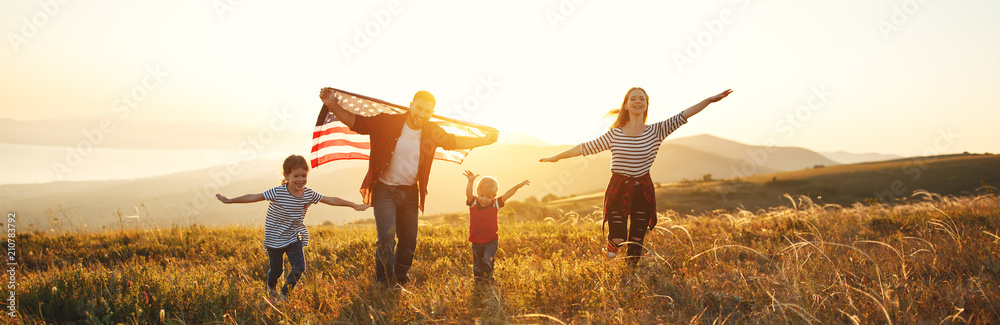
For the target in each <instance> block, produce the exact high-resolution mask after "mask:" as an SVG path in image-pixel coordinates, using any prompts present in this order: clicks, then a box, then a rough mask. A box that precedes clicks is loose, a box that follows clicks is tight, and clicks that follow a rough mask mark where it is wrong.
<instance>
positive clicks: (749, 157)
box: [665, 134, 838, 177]
mask: <svg viewBox="0 0 1000 325" xmlns="http://www.w3.org/2000/svg"><path fill="white" fill-rule="evenodd" d="M665 143H669V144H678V145H682V146H686V147H691V148H694V149H699V150H705V151H710V152H712V153H715V154H717V155H720V156H723V157H727V158H730V159H735V160H737V161H740V162H741V163H742V162H743V161H747V162H753V163H754V164H755V165H756V166H759V167H765V168H768V169H770V170H773V171H783V170H796V169H803V168H810V167H813V166H816V165H824V166H832V165H836V164H838V163H837V162H836V161H833V160H830V159H829V158H827V157H824V156H823V155H821V154H819V153H817V152H815V151H812V150H809V149H805V148H799V147H780V146H776V147H763V146H754V145H748V144H743V143H739V142H736V141H732V140H727V139H723V138H719V137H716V136H712V135H708V134H701V135H694V136H690V137H683V138H677V139H670V140H667V141H665ZM746 170H751V169H750V168H747V169H746ZM757 173H761V172H760V171H758V172H757ZM765 173H766V172H765ZM751 174H752V173H751ZM726 177H729V175H727V176H726Z"/></svg>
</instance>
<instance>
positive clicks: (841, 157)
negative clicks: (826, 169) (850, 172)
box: [820, 151, 904, 164]
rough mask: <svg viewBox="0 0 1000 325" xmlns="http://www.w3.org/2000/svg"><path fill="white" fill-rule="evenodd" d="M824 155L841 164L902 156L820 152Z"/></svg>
mask: <svg viewBox="0 0 1000 325" xmlns="http://www.w3.org/2000/svg"><path fill="white" fill-rule="evenodd" d="M820 154H821V155H823V156H824V157H827V158H830V160H833V161H836V162H838V163H841V164H856V163H863V162H875V161H886V160H895V159H901V158H904V157H903V156H897V155H889V154H882V153H850V152H846V151H836V152H820Z"/></svg>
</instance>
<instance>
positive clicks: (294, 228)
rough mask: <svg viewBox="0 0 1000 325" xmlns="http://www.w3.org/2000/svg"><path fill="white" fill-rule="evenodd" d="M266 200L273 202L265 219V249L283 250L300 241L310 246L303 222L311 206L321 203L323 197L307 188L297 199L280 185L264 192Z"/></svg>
mask: <svg viewBox="0 0 1000 325" xmlns="http://www.w3.org/2000/svg"><path fill="white" fill-rule="evenodd" d="M264 199H266V200H268V201H270V202H271V204H270V205H268V206H267V217H266V218H265V219H264V247H269V248H283V247H286V246H288V245H290V244H292V243H295V242H296V241H298V240H301V241H302V246H309V230H307V229H306V225H305V224H304V223H303V222H302V221H303V220H305V216H306V210H307V209H309V205H312V204H314V203H319V201H320V200H322V199H323V196H322V195H320V194H319V193H316V192H313V190H312V189H310V188H308V187H306V188H305V189H304V190H303V191H302V196H301V197H297V196H294V195H292V194H291V193H289V192H288V188H287V187H286V186H285V185H280V186H276V187H273V188H271V189H269V190H267V191H264Z"/></svg>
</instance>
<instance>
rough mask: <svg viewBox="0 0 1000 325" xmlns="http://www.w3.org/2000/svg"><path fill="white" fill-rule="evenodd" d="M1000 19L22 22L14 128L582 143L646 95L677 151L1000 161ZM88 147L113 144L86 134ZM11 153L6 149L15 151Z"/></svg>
mask: <svg viewBox="0 0 1000 325" xmlns="http://www.w3.org/2000/svg"><path fill="white" fill-rule="evenodd" d="M997 16H1000V2H998V1H995V0H963V1H926V0H920V1H918V0H907V1H899V0H888V1H870V0H844V1H813V0H806V1H802V0H798V1H791V0H788V1H778V0H771V1H760V0H716V1H586V0H560V1H555V0H546V1H503V2H484V1H410V0H403V1H364V2H362V1H283V2H264V1H246V0H214V1H204V0H201V1H186V0H180V1H87V2H83V1H68V0H42V1H4V2H2V3H0V31H3V33H4V36H5V37H4V40H6V42H5V43H4V44H3V45H0V108H2V110H0V118H8V119H17V120H42V119H51V118H78V119H81V120H88V119H101V118H111V119H113V120H114V121H116V122H117V123H129V122H131V121H140V120H153V121H167V122H177V123H190V122H209V123H215V122H225V123H237V124H243V125H247V126H251V127H260V128H266V127H267V124H268V123H269V121H271V120H273V118H274V116H275V115H276V114H278V113H276V111H279V110H284V111H286V112H287V113H285V114H286V115H288V116H289V117H288V118H290V119H291V124H290V125H292V126H293V127H294V128H301V129H311V128H312V126H313V124H314V123H315V116H316V114H317V113H318V108H319V106H320V101H319V99H318V97H317V95H318V91H319V89H320V88H321V87H326V86H331V87H336V88H340V89H343V90H348V91H352V92H356V93H361V94H364V95H368V96H372V97H376V98H380V99H384V100H388V101H390V102H394V103H399V104H403V105H406V104H407V103H408V102H409V100H410V98H411V97H412V95H413V93H414V92H416V91H417V90H428V91H430V92H432V93H433V94H435V96H436V97H437V105H438V106H437V109H436V111H437V114H439V115H443V116H449V117H452V118H459V119H463V120H468V121H472V122H476V123H480V124H486V125H490V126H493V127H496V128H497V129H499V130H500V131H501V133H502V135H501V136H503V133H504V132H508V133H513V132H519V133H526V134H529V135H532V136H535V137H537V138H539V139H541V140H543V141H546V142H549V143H553V144H575V143H580V142H583V141H587V140H590V139H593V138H595V137H597V136H599V135H600V134H602V133H603V132H605V131H607V126H608V125H609V124H610V122H611V120H609V119H606V118H604V114H605V113H606V112H607V111H608V110H610V109H614V108H617V107H619V106H620V105H621V101H622V99H623V97H624V96H625V93H626V91H627V90H628V89H629V88H631V87H634V86H639V87H643V88H645V89H646V90H647V92H648V93H649V101H650V107H649V109H650V113H649V114H650V116H649V119H650V122H655V121H659V120H663V119H666V118H669V117H670V116H672V115H674V114H677V113H678V112H680V111H681V110H683V109H685V108H687V107H689V106H691V105H693V104H695V103H697V102H699V101H701V100H702V99H704V98H706V97H709V96H711V95H714V94H716V93H719V92H721V91H723V90H725V89H729V88H732V89H733V90H734V93H733V94H732V95H731V96H730V97H729V98H726V99H724V100H723V101H721V102H719V103H716V104H713V105H711V106H709V107H708V108H707V109H706V110H705V111H703V112H702V113H700V114H698V115H697V116H695V117H693V118H692V119H691V120H690V122H689V123H688V124H687V125H686V126H684V127H682V128H680V129H679V130H678V131H677V132H676V133H675V134H674V135H672V137H680V136H689V135H696V134H703V133H708V134H712V135H716V136H719V137H723V138H727V139H731V140H735V141H739V142H743V143H748V144H775V145H781V146H799V147H805V148H809V149H812V150H816V151H848V152H854V153H867V152H879V153H886V154H897V155H904V156H915V155H926V154H937V153H955V152H963V151H970V152H993V153H996V152H1000V144H998V142H997V141H996V139H997V138H998V135H1000V131H997V128H996V127H995V126H994V124H995V123H996V121H998V120H1000V113H998V111H1000V110H998V109H997V108H998V107H997V105H996V104H995V101H994V99H993V98H992V94H993V93H995V91H996V89H997V88H1000V20H997V19H995V17H997ZM84 127H91V128H92V127H94V126H93V125H85V126H81V128H84ZM0 132H2V131H0Z"/></svg>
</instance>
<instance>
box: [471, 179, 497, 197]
mask: <svg viewBox="0 0 1000 325" xmlns="http://www.w3.org/2000/svg"><path fill="white" fill-rule="evenodd" d="M483 186H489V187H490V188H492V189H493V190H494V193H493V195H496V194H499V192H500V182H499V181H497V179H496V178H493V176H484V177H483V178H481V179H479V186H478V187H477V188H476V192H477V194H478V193H482V192H483Z"/></svg>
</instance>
